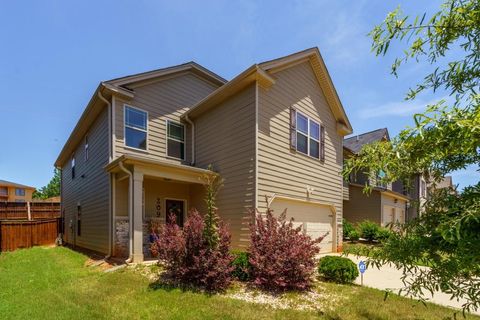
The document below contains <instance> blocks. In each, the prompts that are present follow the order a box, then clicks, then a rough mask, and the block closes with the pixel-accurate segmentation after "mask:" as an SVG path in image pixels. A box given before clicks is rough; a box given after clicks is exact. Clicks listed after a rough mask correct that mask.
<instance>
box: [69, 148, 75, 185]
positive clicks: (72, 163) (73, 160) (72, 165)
mask: <svg viewBox="0 0 480 320" xmlns="http://www.w3.org/2000/svg"><path fill="white" fill-rule="evenodd" d="M70 161H71V162H70V164H71V167H72V179H75V155H74V154H73V155H72V160H70Z"/></svg>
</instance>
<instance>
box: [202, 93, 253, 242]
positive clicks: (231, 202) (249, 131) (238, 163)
mask: <svg viewBox="0 0 480 320" xmlns="http://www.w3.org/2000/svg"><path fill="white" fill-rule="evenodd" d="M195 131H196V137H195V139H196V145H195V148H196V166H198V167H201V168H206V167H207V166H208V165H209V164H212V165H213V168H214V170H215V171H217V172H219V173H220V174H221V175H222V177H223V179H224V180H225V181H224V186H223V187H222V188H221V189H220V192H219V194H218V198H217V207H218V208H219V211H218V212H219V214H220V216H221V217H222V218H223V219H224V221H225V222H227V223H228V224H229V226H230V230H231V232H232V245H233V246H234V247H245V246H246V245H247V244H248V238H249V232H248V218H249V215H248V209H250V208H253V207H254V205H255V196H254V193H255V86H254V85H251V86H249V87H247V88H246V89H244V90H243V91H242V92H240V93H238V94H236V95H235V96H234V97H231V98H229V99H227V100H226V101H224V102H222V103H221V104H220V105H218V106H216V107H215V108H213V109H211V110H210V111H208V112H206V113H204V114H202V115H201V116H200V117H199V118H197V119H195Z"/></svg>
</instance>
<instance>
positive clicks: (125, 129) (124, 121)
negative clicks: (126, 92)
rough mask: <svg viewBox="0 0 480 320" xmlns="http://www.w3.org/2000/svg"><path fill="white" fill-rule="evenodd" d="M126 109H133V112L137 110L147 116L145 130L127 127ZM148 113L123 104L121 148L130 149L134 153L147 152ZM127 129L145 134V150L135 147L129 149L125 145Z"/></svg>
mask: <svg viewBox="0 0 480 320" xmlns="http://www.w3.org/2000/svg"><path fill="white" fill-rule="evenodd" d="M127 108H130V109H134V110H138V111H140V112H144V113H145V114H146V115H147V119H146V121H145V126H146V127H147V129H146V130H144V129H140V128H136V127H131V126H127V121H126V115H127V112H126V110H127ZM148 118H149V116H148V111H146V110H143V109H140V108H137V107H134V106H131V105H129V104H124V105H123V146H124V147H125V148H126V149H131V150H136V151H140V152H148V140H149V139H148V136H149V134H148V128H149V125H148ZM127 127H128V128H130V129H133V130H138V131H142V132H145V133H146V137H145V149H141V148H135V147H131V146H128V145H127Z"/></svg>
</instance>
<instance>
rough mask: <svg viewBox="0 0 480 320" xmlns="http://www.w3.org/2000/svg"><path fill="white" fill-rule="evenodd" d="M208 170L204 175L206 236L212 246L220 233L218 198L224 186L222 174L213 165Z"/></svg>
mask: <svg viewBox="0 0 480 320" xmlns="http://www.w3.org/2000/svg"><path fill="white" fill-rule="evenodd" d="M208 170H210V171H211V172H209V173H206V174H204V175H203V177H202V180H203V183H204V186H205V205H206V209H207V212H206V214H205V217H204V222H205V228H204V229H203V230H204V231H203V232H204V237H205V240H206V241H207V243H208V244H209V246H210V247H214V246H216V244H217V242H218V239H219V234H218V223H219V218H218V215H217V207H216V203H215V201H216V198H217V194H218V190H219V189H220V188H221V187H222V186H223V179H222V177H221V176H220V175H218V174H216V173H215V172H213V169H212V166H211V165H209V166H208Z"/></svg>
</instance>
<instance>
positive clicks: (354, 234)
mask: <svg viewBox="0 0 480 320" xmlns="http://www.w3.org/2000/svg"><path fill="white" fill-rule="evenodd" d="M348 239H350V241H352V242H357V241H358V239H360V234H359V233H358V231H357V230H355V229H353V230H352V231H350V233H349V234H348Z"/></svg>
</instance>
